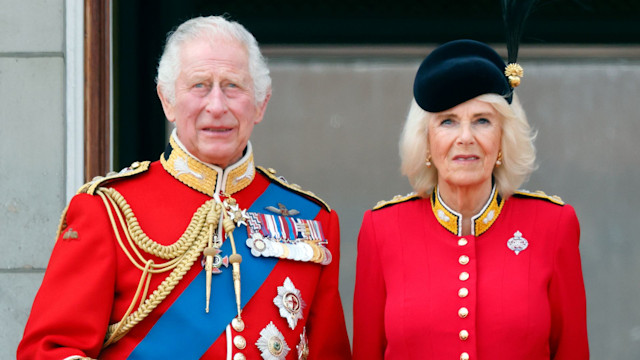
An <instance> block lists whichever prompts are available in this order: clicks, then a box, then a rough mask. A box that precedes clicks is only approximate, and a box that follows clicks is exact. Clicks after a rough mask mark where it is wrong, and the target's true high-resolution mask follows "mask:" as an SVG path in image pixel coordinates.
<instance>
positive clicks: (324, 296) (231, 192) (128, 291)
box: [18, 136, 351, 360]
mask: <svg viewBox="0 0 640 360" xmlns="http://www.w3.org/2000/svg"><path fill="white" fill-rule="evenodd" d="M161 160H162V161H157V162H154V163H151V164H149V163H142V164H136V165H135V166H132V168H129V169H127V170H126V171H124V172H123V173H121V174H118V175H112V176H107V178H105V179H101V180H98V181H96V182H94V183H89V184H87V185H85V187H84V189H82V190H81V192H82V193H80V194H78V195H76V196H75V197H74V198H73V199H72V200H71V203H70V205H69V207H68V210H67V211H66V217H65V218H64V219H63V220H64V221H63V223H62V224H61V231H60V236H59V238H58V240H57V243H56V245H55V248H54V250H53V253H52V255H51V259H50V261H49V265H48V267H47V270H46V273H45V277H44V281H43V284H42V286H41V288H40V290H39V292H38V294H37V296H36V299H35V301H34V304H33V308H32V311H31V315H30V317H29V320H28V322H27V326H26V328H25V332H24V338H23V339H22V341H21V343H20V345H19V347H18V359H29V360H38V359H57V360H59V359H65V358H82V357H89V358H100V359H125V358H130V359H151V358H153V359H165V358H166V359H169V358H170V359H199V358H202V359H234V360H239V359H244V358H246V359H259V358H261V357H262V358H263V359H269V360H276V359H278V360H280V359H299V358H300V359H304V358H306V356H307V353H308V359H349V358H350V356H351V355H350V348H349V340H348V336H347V333H346V329H345V323H344V315H343V311H342V305H341V302H340V297H339V293H338V271H339V262H340V258H339V224H338V216H337V214H336V212H335V211H332V210H330V209H329V208H328V207H327V206H326V205H325V204H324V203H323V202H322V201H321V200H319V199H317V198H315V197H313V196H312V195H310V194H308V193H306V192H304V191H301V190H297V188H294V187H291V186H289V185H287V184H286V183H285V182H284V181H282V180H280V179H278V178H276V177H275V176H274V175H273V172H270V171H266V170H262V169H259V168H255V167H254V164H253V154H252V152H251V145H250V144H249V146H248V148H247V151H246V153H245V155H244V157H243V158H242V159H241V160H240V161H239V162H238V163H236V164H234V165H232V166H230V167H228V168H226V169H224V170H223V169H220V168H218V167H215V166H210V165H207V164H204V163H201V162H199V161H198V160H197V159H195V158H194V157H192V156H191V155H190V154H188V153H187V152H186V151H185V150H183V148H182V147H181V145H180V144H179V141H177V139H176V138H175V136H174V137H172V139H171V142H170V144H169V146H168V148H167V151H166V152H165V153H164V154H163V157H162V159H161ZM147 168H148V169H147ZM98 189H102V190H101V191H98ZM109 189H113V190H116V191H117V192H118V193H119V194H120V195H122V199H123V200H124V201H125V202H126V205H127V206H129V207H130V212H129V211H122V215H123V219H125V218H126V219H127V220H126V221H128V219H129V218H128V217H127V216H128V215H127V214H129V215H130V214H133V215H135V220H137V224H139V229H141V231H138V230H136V227H135V223H134V225H131V226H130V225H128V224H129V222H126V224H127V225H124V226H123V225H122V224H124V222H123V221H125V220H122V221H121V220H120V219H119V218H118V216H117V211H115V209H116V207H117V206H116V203H110V205H109V206H105V203H109V201H108V198H107V197H105V196H102V195H100V194H101V193H102V194H104V193H106V192H107V191H111V190H109ZM229 197H232V198H233V199H235V200H236V201H237V205H238V210H239V211H238V212H236V216H237V215H238V214H243V213H244V215H245V216H246V218H245V220H246V221H245V224H246V225H243V224H238V225H237V227H236V229H235V230H234V231H233V235H234V237H235V246H236V248H237V252H238V253H239V254H241V255H242V256H243V258H242V263H241V264H240V271H241V272H240V274H241V298H242V301H241V306H242V321H243V324H244V328H243V327H242V326H236V325H241V323H239V322H237V320H234V318H235V317H236V316H237V311H236V309H237V304H236V301H235V292H234V287H233V279H232V276H231V266H229V267H225V266H224V264H226V260H227V259H228V258H223V256H228V255H230V254H231V247H230V245H229V242H230V241H229V239H228V238H227V239H225V240H224V244H223V245H222V247H221V248H220V249H219V250H220V254H219V255H220V257H218V258H216V259H217V260H220V262H219V263H217V265H218V266H220V267H219V269H220V271H219V272H220V273H219V274H216V273H214V274H213V275H212V285H211V287H210V289H211V301H210V304H209V308H210V309H209V312H208V313H207V312H205V306H206V305H205V292H206V291H205V288H206V275H205V271H204V270H203V260H202V259H203V256H202V253H201V251H199V250H198V251H197V252H196V251H195V250H193V249H192V248H189V250H187V251H186V252H184V251H183V253H184V254H186V255H185V256H184V258H186V257H187V256H188V255H189V254H191V255H193V256H194V257H195V261H193V262H192V264H189V262H188V261H185V260H184V258H183V257H179V258H177V260H176V261H179V262H180V264H181V265H179V266H177V267H176V268H175V269H176V270H175V272H176V274H174V273H173V272H172V271H166V272H158V273H153V274H151V280H150V283H149V286H148V289H147V290H146V291H144V288H145V282H146V281H141V279H142V277H143V273H144V272H145V269H144V265H145V264H147V263H146V262H142V264H143V267H142V268H137V267H136V266H134V262H137V263H141V261H140V260H139V258H143V259H146V260H153V262H154V264H156V265H157V264H163V263H167V262H168V261H169V260H168V259H164V258H161V257H160V256H161V253H158V254H156V255H150V253H148V252H147V251H143V250H140V249H141V247H140V246H138V243H133V244H135V245H132V242H131V241H130V240H129V239H128V237H127V236H129V237H131V238H135V237H137V238H144V236H143V235H144V234H146V236H148V238H149V239H150V240H151V241H152V242H150V244H153V243H155V245H149V247H150V248H152V247H154V246H155V248H156V249H158V248H161V246H162V245H165V246H166V245H171V244H178V243H180V241H184V239H183V238H185V239H187V238H189V236H191V237H192V238H195V239H196V240H195V241H196V242H197V241H204V242H207V241H208V239H207V236H206V234H208V233H207V231H208V230H207V227H206V226H202V223H199V222H198V221H192V217H193V218H194V219H195V218H197V216H196V215H194V214H196V213H198V211H199V209H200V208H203V207H206V206H207V204H208V203H210V202H211V201H213V200H212V199H214V200H215V199H216V198H217V199H219V200H220V201H222V200H224V199H228V198H229ZM213 207H214V206H213V205H212V206H211V208H213ZM107 209H109V210H110V211H109V212H108V211H107ZM249 215H250V216H249ZM110 216H112V219H110ZM202 218H203V219H205V217H204V216H203V217H202ZM207 219H208V218H207ZM249 219H251V221H253V222H252V223H251V221H249ZM261 219H262V220H261ZM265 219H266V220H265ZM267 220H269V221H270V222H269V223H267V222H266V221H267ZM202 221H205V220H202ZM207 221H209V220H207ZM261 221H262V222H261ZM249 223H251V224H249ZM287 224H289V225H291V224H293V225H292V226H291V227H288V225H287ZM296 224H301V225H298V226H301V228H299V229H298V230H299V231H298V232H296V228H295V226H296ZM249 225H251V226H252V229H254V230H255V231H254V233H255V234H258V233H259V232H260V231H262V232H263V233H264V234H265V235H264V237H261V236H262V235H259V236H260V239H258V240H255V239H254V238H252V237H249V235H250V234H249V233H248V231H247V229H248V226H249ZM260 225H262V226H263V228H260ZM267 225H268V226H267ZM305 226H306V229H307V230H308V228H309V227H314V229H312V231H311V232H308V233H306V235H303V233H304V231H303V229H305ZM125 227H126V228H129V227H131V229H130V230H129V231H128V233H129V234H127V233H125V231H123V228H125ZM222 227H223V226H222V225H220V227H219V228H218V227H216V229H214V231H215V233H216V234H219V235H220V234H223V233H224V230H220V229H221V228H222ZM114 228H115V229H117V233H118V234H119V237H120V239H118V238H117V237H116V236H115V235H114V234H115V232H114ZM192 228H194V229H199V228H202V229H204V230H202V233H199V234H200V235H199V236H200V237H195V236H192V235H193V233H194V231H192V230H193V229H192ZM275 233H278V237H279V239H280V240H274V241H271V240H270V239H272V240H273V239H275V238H276V234H275ZM185 234H186V235H185ZM190 234H191V235H190ZM203 234H204V235H203ZM309 234H311V235H309ZM256 236H258V235H256ZM303 236H304V237H306V238H307V239H308V238H309V236H311V237H313V241H311V240H310V241H303V240H304V239H302V238H301V237H303ZM223 237H224V235H222V236H221V238H223ZM320 238H322V241H320ZM178 239H181V240H179V241H178ZM247 240H251V241H247ZM256 241H257V242H256ZM255 244H258V245H262V247H261V248H259V249H258V250H262V251H263V252H262V253H261V252H260V251H258V250H255V249H253V248H252V246H253V247H254V248H255V247H256V245H255ZM265 244H270V245H269V246H267V247H266V248H268V249H275V248H277V249H279V253H276V252H273V251H272V252H271V253H269V252H264V249H265ZM145 246H146V245H145ZM203 246H204V245H203ZM125 249H126V251H125ZM299 249H302V250H299ZM167 250H171V249H170V248H167ZM136 251H137V252H139V253H140V255H137V254H136ZM175 251H177V252H180V251H182V250H175ZM274 251H275V250H274ZM305 251H306V252H305ZM154 254H155V253H154ZM194 254H195V255H194ZM331 256H332V258H331ZM181 261H184V264H186V265H184V264H183V262H181ZM221 264H222V265H221ZM216 269H218V268H217V267H216ZM179 270H180V271H179ZM170 276H175V277H174V278H171V279H173V280H175V281H171V279H169V278H170ZM139 287H140V289H142V290H140V291H139V292H138V300H137V301H135V302H134V304H133V305H132V300H133V299H134V297H135V296H136V293H137V290H138V288H139ZM156 289H158V290H156ZM154 290H156V291H155V292H154ZM143 296H144V297H146V298H153V299H155V300H154V301H151V302H157V300H158V299H160V301H159V304H155V303H154V304H145V306H147V305H148V306H149V307H152V310H151V311H150V312H148V313H145V311H139V312H137V314H135V315H136V316H137V317H136V318H135V319H134V320H133V321H132V322H131V323H133V326H131V327H130V329H129V330H128V331H127V332H125V333H124V335H123V336H122V337H121V339H120V340H119V341H117V342H114V343H113V344H111V345H109V346H106V347H104V348H103V342H104V341H105V334H106V333H107V331H108V326H109V325H110V324H115V323H118V322H119V321H120V320H121V319H123V316H124V315H125V314H127V313H129V314H134V313H136V309H139V308H138V307H139V306H140V298H141V297H143ZM151 302H150V303H151ZM130 306H131V309H129V307H130ZM153 306H155V307H153ZM146 309H148V307H147V308H146ZM127 310H129V312H128V311H127ZM143 310H144V309H143ZM131 323H128V325H127V326H129V325H131ZM232 323H233V326H231V324H232Z"/></svg>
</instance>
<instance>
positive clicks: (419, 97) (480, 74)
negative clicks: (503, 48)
mask: <svg viewBox="0 0 640 360" xmlns="http://www.w3.org/2000/svg"><path fill="white" fill-rule="evenodd" d="M505 68H506V64H505V62H504V61H503V60H502V58H501V57H500V55H498V53H497V52H496V51H495V50H493V49H492V48H491V47H489V46H488V45H487V44H484V43H481V42H479V41H475V40H455V41H451V42H448V43H445V44H443V45H441V46H439V47H438V48H436V49H435V50H433V51H432V52H431V54H429V56H427V57H426V58H425V59H424V61H422V64H421V65H420V67H419V68H418V72H417V74H416V78H415V81H414V83H413V96H414V98H415V100H416V102H417V103H418V105H419V106H420V107H421V108H422V109H423V110H425V111H428V112H440V111H444V110H447V109H450V108H452V107H454V106H456V105H459V104H461V103H463V102H465V101H467V100H470V99H473V98H475V97H476V96H479V95H482V94H490V93H491V94H498V95H501V96H504V97H505V99H506V100H507V102H509V104H510V103H511V100H512V96H513V88H512V87H511V86H510V84H509V79H508V78H507V76H505Z"/></svg>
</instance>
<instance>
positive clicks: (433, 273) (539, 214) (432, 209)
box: [353, 40, 589, 360]
mask: <svg viewBox="0 0 640 360" xmlns="http://www.w3.org/2000/svg"><path fill="white" fill-rule="evenodd" d="M505 67H506V66H505V63H504V61H503V60H502V59H501V58H500V56H499V55H498V54H497V53H496V52H495V51H494V50H493V49H491V48H490V47H489V46H487V45H485V44H483V43H479V42H476V41H471V40H458V41H453V42H450V43H447V44H444V45H442V46H440V47H439V48H437V49H436V50H434V51H433V52H432V53H431V54H430V55H429V56H428V57H427V58H426V59H425V60H424V61H423V63H422V64H421V66H420V68H419V70H418V72H417V74H416V79H415V83H414V101H413V102H412V105H411V109H410V111H409V115H408V117H407V120H406V123H405V126H404V130H403V134H402V139H401V144H400V148H401V157H402V171H403V174H404V175H406V176H407V177H408V178H409V181H410V182H411V185H412V187H413V189H414V191H415V194H413V195H409V196H405V197H396V198H395V199H393V200H391V201H388V202H381V203H379V204H378V206H376V207H375V208H374V209H373V210H369V211H367V212H366V213H365V215H364V219H363V222H362V227H361V229H360V235H359V239H358V260H357V272H356V288H355V299H354V335H353V336H354V340H353V349H354V359H356V360H363V359H367V360H374V359H437V360H444V359H461V360H468V359H472V360H473V359H481V360H485V359H487V360H499V359H510V360H511V359H527V360H538V359H540V360H541V359H555V360H561V359H588V357H589V350H588V343H587V330H586V301H585V292H584V285H583V279H582V271H581V265H580V254H579V249H578V242H579V234H580V229H579V225H578V220H577V218H576V215H575V212H574V209H573V208H572V207H571V206H570V205H567V204H564V203H563V202H562V201H561V200H560V199H559V198H557V197H550V196H546V195H544V193H541V192H537V193H528V192H520V191H516V189H517V188H518V187H519V186H520V185H521V184H522V182H523V181H524V180H525V179H526V178H527V177H528V175H529V174H530V173H531V171H533V169H534V160H535V149H534V147H533V138H534V135H533V133H532V131H531V128H530V126H529V124H528V122H527V120H526V117H525V114H524V111H523V110H522V107H521V106H520V103H519V101H518V99H517V97H516V96H515V95H514V94H513V86H517V82H518V81H519V76H522V74H521V68H519V65H510V66H509V68H508V71H507V73H508V75H509V76H511V79H509V78H508V76H505V73H504V71H505ZM514 69H515V71H514Z"/></svg>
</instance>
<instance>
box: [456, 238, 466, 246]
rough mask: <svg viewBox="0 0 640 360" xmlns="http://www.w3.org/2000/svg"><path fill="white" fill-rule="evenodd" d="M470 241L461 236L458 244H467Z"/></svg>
mask: <svg viewBox="0 0 640 360" xmlns="http://www.w3.org/2000/svg"><path fill="white" fill-rule="evenodd" d="M468 243H469V242H468V241H467V239H465V238H460V239H459V240H458V246H465V245H467V244H468Z"/></svg>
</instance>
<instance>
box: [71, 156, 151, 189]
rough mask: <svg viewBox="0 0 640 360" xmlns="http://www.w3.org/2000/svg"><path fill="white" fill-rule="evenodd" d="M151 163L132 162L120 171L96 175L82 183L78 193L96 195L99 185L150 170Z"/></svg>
mask: <svg viewBox="0 0 640 360" xmlns="http://www.w3.org/2000/svg"><path fill="white" fill-rule="evenodd" d="M150 164H151V162H150V161H136V162H134V163H133V164H131V165H130V166H129V167H126V168H124V169H122V170H120V172H115V171H112V172H110V173H108V174H107V175H105V176H96V177H94V178H93V179H92V180H91V181H89V182H88V183H86V184H84V185H82V186H81V187H80V189H79V190H78V192H77V194H89V195H94V194H95V192H96V189H98V187H100V186H102V185H104V184H105V183H107V182H110V181H113V180H117V179H122V178H126V177H131V176H134V175H138V174H141V173H143V172H145V171H147V170H149V165H150Z"/></svg>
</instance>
